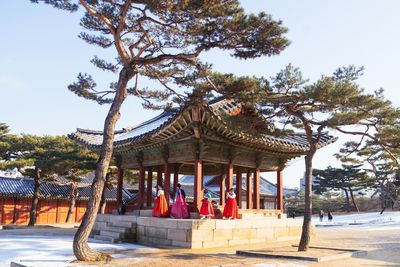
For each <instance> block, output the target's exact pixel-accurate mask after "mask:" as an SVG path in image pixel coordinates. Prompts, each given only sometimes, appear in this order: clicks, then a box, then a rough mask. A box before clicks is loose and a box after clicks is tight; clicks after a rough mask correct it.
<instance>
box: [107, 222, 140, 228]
mask: <svg viewBox="0 0 400 267" xmlns="http://www.w3.org/2000/svg"><path fill="white" fill-rule="evenodd" d="M109 226H115V227H124V228H136V223H135V222H128V221H118V222H112V223H109Z"/></svg>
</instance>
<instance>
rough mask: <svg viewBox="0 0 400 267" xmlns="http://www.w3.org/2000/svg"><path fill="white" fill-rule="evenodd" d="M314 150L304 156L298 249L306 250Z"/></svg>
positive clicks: (308, 236)
mask: <svg viewBox="0 0 400 267" xmlns="http://www.w3.org/2000/svg"><path fill="white" fill-rule="evenodd" d="M314 154H315V151H310V152H309V153H308V155H306V156H305V158H304V161H305V166H306V173H305V177H304V178H305V190H304V219H303V228H302V232H301V238H300V243H299V249H298V251H307V249H308V246H309V244H310V235H311V216H312V160H313V157H314Z"/></svg>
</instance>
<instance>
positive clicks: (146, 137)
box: [69, 98, 336, 154]
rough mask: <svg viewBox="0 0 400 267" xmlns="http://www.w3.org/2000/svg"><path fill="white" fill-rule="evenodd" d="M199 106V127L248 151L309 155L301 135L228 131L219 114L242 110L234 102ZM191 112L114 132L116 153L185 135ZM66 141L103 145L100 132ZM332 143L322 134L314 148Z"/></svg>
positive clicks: (82, 132) (74, 135)
mask: <svg viewBox="0 0 400 267" xmlns="http://www.w3.org/2000/svg"><path fill="white" fill-rule="evenodd" d="M199 105H200V108H201V110H202V114H203V115H202V118H201V124H202V127H204V128H205V129H208V130H211V131H213V132H215V133H217V134H219V135H221V136H223V137H225V138H226V139H227V140H230V141H232V142H233V143H236V144H241V145H246V146H248V147H249V148H252V147H254V148H258V149H265V150H270V151H274V152H283V153H297V154H304V153H305V152H307V151H308V141H307V138H306V136H305V135H304V134H300V133H296V134H293V135H290V136H286V137H282V138H281V137H276V136H271V135H263V136H253V135H250V134H246V133H243V132H240V131H238V130H236V129H232V128H230V127H228V126H227V125H226V123H225V122H224V119H223V116H222V114H226V113H232V112H234V111H235V110H237V109H238V108H240V107H241V104H240V103H238V102H235V101H234V100H229V99H221V98H219V99H217V100H213V101H210V102H209V103H208V104H205V103H203V104H199ZM191 108H193V106H190V105H187V106H182V107H180V108H174V109H170V110H166V111H164V112H163V113H161V114H160V115H158V116H157V117H155V118H153V119H151V120H148V121H146V122H144V123H142V124H139V125H138V126H134V127H131V128H124V129H122V130H119V131H116V132H115V139H114V147H115V149H116V151H118V149H124V147H131V148H132V147H134V148H135V149H136V148H139V147H144V146H147V145H149V144H153V143H157V142H161V141H163V140H167V139H168V138H169V137H170V136H175V135H176V134H178V133H180V132H182V133H183V132H185V129H187V127H191V122H193V121H192V117H191V113H190V109H191ZM266 124H267V126H268V127H270V128H271V125H269V124H268V123H267V122H266ZM69 137H70V138H72V139H74V140H76V141H78V142H79V143H81V144H83V145H85V146H87V147H89V148H90V149H93V150H99V149H100V148H101V145H102V140H103V132H102V131H93V130H84V129H77V131H76V132H75V133H72V134H70V135H69ZM315 138H316V135H315V136H314V139H315ZM335 141H336V138H335V137H333V136H331V135H328V134H327V133H323V135H322V136H321V138H320V140H319V142H318V145H317V146H318V147H319V148H320V147H323V146H326V145H328V144H330V143H333V142H335Z"/></svg>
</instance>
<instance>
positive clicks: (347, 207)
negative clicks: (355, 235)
mask: <svg viewBox="0 0 400 267" xmlns="http://www.w3.org/2000/svg"><path fill="white" fill-rule="evenodd" d="M343 191H344V193H345V194H346V211H347V212H350V197H349V192H348V191H347V189H343Z"/></svg>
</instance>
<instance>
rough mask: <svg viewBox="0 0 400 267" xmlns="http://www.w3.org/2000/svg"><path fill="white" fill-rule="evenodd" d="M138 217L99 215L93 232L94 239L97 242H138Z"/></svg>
mask: <svg viewBox="0 0 400 267" xmlns="http://www.w3.org/2000/svg"><path fill="white" fill-rule="evenodd" d="M136 220H137V217H136V216H130V215H113V216H104V215H102V214H98V215H97V219H96V222H95V225H94V227H93V230H92V237H93V238H94V239H96V240H102V241H107V242H111V243H118V242H128V243H134V242H136V230H137V224H136Z"/></svg>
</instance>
